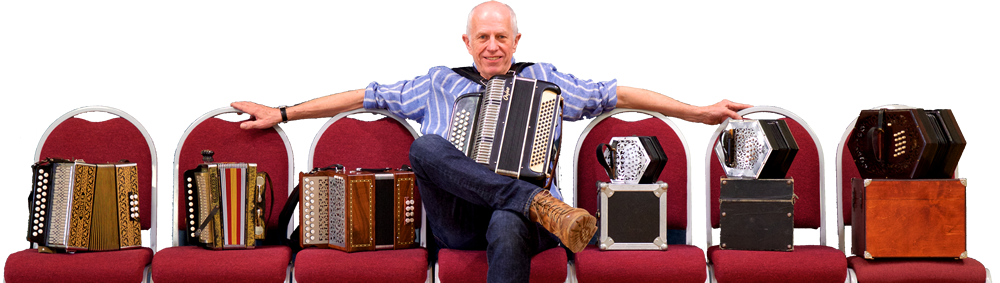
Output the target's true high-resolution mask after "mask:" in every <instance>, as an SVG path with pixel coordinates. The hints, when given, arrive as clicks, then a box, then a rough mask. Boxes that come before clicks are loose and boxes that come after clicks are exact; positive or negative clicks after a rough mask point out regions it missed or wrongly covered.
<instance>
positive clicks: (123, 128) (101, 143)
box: [4, 106, 156, 283]
mask: <svg viewBox="0 0 1000 283" xmlns="http://www.w3.org/2000/svg"><path fill="white" fill-rule="evenodd" d="M87 112H105V113H110V114H113V115H116V116H118V117H116V118H112V119H110V120H105V121H101V122H91V121H88V120H85V119H81V118H77V117H76V116H77V115H79V114H82V113H87ZM49 157H52V158H64V159H82V160H84V161H86V162H89V163H110V162H118V161H119V160H121V159H128V160H129V161H130V162H135V163H136V164H137V166H138V170H139V172H138V173H139V208H140V210H139V213H140V218H141V222H142V224H141V225H142V230H148V232H143V233H142V238H143V240H142V243H143V247H142V248H138V249H128V250H120V251H107V252H78V253H75V254H65V253H60V254H42V253H38V251H37V250H36V249H27V250H23V251H20V252H16V253H13V254H11V255H10V256H9V257H8V258H7V263H6V265H5V266H4V280H5V281H6V282H11V283H14V282H129V283H134V282H143V281H147V279H148V274H149V265H150V263H151V262H152V260H153V251H155V250H156V237H155V235H156V148H155V147H154V146H153V141H152V139H151V138H150V137H149V133H148V132H146V129H145V128H143V127H142V125H141V124H139V122H138V121H136V120H135V118H132V116H129V115H128V114H126V113H125V112H123V111H121V110H118V109H114V108H110V107H104V106H90V107H83V108H78V109H75V110H73V111H70V112H69V113H66V114H65V115H63V116H62V117H59V119H56V121H55V122H53V123H52V125H51V126H49V128H48V129H47V130H46V131H45V134H43V135H42V138H41V140H39V142H38V147H37V148H36V149H35V160H36V161H37V160H42V159H45V158H49ZM25 164H28V163H25ZM17 195H18V196H20V194H19V193H18V194H17ZM18 209H19V208H18ZM9 228H10V229H12V230H14V231H18V229H23V227H9ZM20 231H24V230H20ZM151 235H152V236H151Z"/></svg>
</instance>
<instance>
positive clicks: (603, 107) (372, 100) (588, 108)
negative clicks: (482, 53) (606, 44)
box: [364, 63, 618, 200]
mask: <svg viewBox="0 0 1000 283" xmlns="http://www.w3.org/2000/svg"><path fill="white" fill-rule="evenodd" d="M518 75H520V76H522V77H528V78H533V79H537V80H543V81H547V82H551V83H554V84H556V85H558V86H559V88H560V90H561V91H562V97H563V115H562V117H563V120H567V121H576V120H580V119H582V118H585V117H586V118H593V117H596V116H597V115H601V113H604V112H605V111H611V110H612V109H614V108H615V105H616V104H617V103H618V92H617V89H618V88H617V86H618V81H617V80H611V81H606V82H594V81H591V80H581V79H578V78H576V77H575V76H573V75H571V74H565V73H560V72H558V71H556V67H555V66H552V64H548V63H535V64H533V65H531V66H528V67H526V68H524V69H523V70H521V73H520V74H518ZM484 89H485V86H483V85H480V84H479V83H477V82H474V81H472V80H469V79H467V78H465V77H463V76H461V75H459V74H457V73H455V72H454V71H452V70H451V68H448V67H443V66H438V67H433V68H431V69H430V70H428V71H427V75H423V76H418V77H416V78H414V79H412V80H404V81H399V82H396V83H394V84H390V85H382V84H379V83H377V82H372V83H371V84H369V85H368V87H367V88H365V101H364V107H365V109H386V110H388V111H389V112H391V113H393V114H395V115H396V116H399V117H403V118H406V119H411V120H414V121H417V123H420V133H421V134H423V135H427V134H435V135H439V136H442V137H445V136H446V135H447V134H448V122H449V121H450V120H451V112H452V108H453V107H454V104H455V99H456V98H458V96H460V95H463V94H466V93H471V92H481V91H484ZM556 128H557V130H556V135H557V136H556V138H559V137H561V135H562V122H561V121H560V122H559V124H558V125H557V126H556ZM446 139H447V138H446ZM552 187H553V188H556V189H555V190H552V189H550V190H549V191H550V192H551V193H552V195H553V196H555V197H556V198H558V199H560V200H562V199H563V197H562V193H561V192H560V190H559V189H558V187H557V186H556V185H555V184H554V185H553V186H552Z"/></svg>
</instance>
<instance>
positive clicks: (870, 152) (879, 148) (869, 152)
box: [847, 109, 966, 179]
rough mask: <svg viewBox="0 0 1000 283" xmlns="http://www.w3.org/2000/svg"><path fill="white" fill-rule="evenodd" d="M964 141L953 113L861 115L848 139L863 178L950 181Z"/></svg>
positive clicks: (894, 111)
mask: <svg viewBox="0 0 1000 283" xmlns="http://www.w3.org/2000/svg"><path fill="white" fill-rule="evenodd" d="M965 145H966V142H965V136H964V135H962V130H961V129H959V127H958V123H957V122H956V121H955V115H954V114H952V112H951V110H948V109H941V110H923V109H879V110H863V111H861V114H860V115H859V116H858V120H857V123H855V125H854V131H853V132H852V133H851V137H850V138H848V140H847V146H848V149H849V150H850V152H851V155H852V156H853V157H854V163H855V164H856V165H857V166H858V171H859V173H861V177H862V178H864V179H882V178H889V179H946V178H951V177H952V176H953V175H954V173H955V168H956V167H958V160H959V158H961V157H962V152H963V151H964V150H965Z"/></svg>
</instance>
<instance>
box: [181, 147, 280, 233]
mask: <svg viewBox="0 0 1000 283" xmlns="http://www.w3.org/2000/svg"><path fill="white" fill-rule="evenodd" d="M202 154H203V155H206V157H205V161H206V162H207V163H203V164H200V165H198V167H197V168H195V169H192V170H187V171H184V188H183V189H182V190H183V191H184V192H185V193H186V194H185V195H184V201H186V202H187V208H188V210H187V211H186V212H187V217H186V218H185V221H186V222H187V231H185V232H186V234H187V240H188V243H196V244H197V245H200V246H203V247H205V248H208V249H214V250H220V249H252V248H254V246H255V244H256V240H263V239H264V234H265V231H267V229H266V222H265V219H264V191H266V188H265V187H264V186H265V185H266V184H267V183H268V179H269V178H268V176H267V173H265V172H258V171H257V164H255V163H213V162H212V160H211V157H210V155H211V152H210V151H209V152H203V153H202Z"/></svg>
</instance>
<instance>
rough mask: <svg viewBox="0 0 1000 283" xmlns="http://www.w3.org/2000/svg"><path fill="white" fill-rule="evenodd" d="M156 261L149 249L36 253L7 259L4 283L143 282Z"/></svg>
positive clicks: (22, 253)
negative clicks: (146, 273) (147, 267)
mask: <svg viewBox="0 0 1000 283" xmlns="http://www.w3.org/2000/svg"><path fill="white" fill-rule="evenodd" d="M152 260H153V250H152V249H150V248H147V247H142V248H137V249H128V250H120V251H106V252H78V253H75V254H67V253H57V254H43V253H39V252H38V250H36V249H27V250H23V251H20V252H16V253H13V254H11V255H10V256H8V257H7V263H6V265H5V266H4V274H3V276H4V281H6V282H10V283H16V282H128V283H135V282H141V281H142V279H143V271H144V270H145V269H146V266H147V265H149V263H150V262H152Z"/></svg>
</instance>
